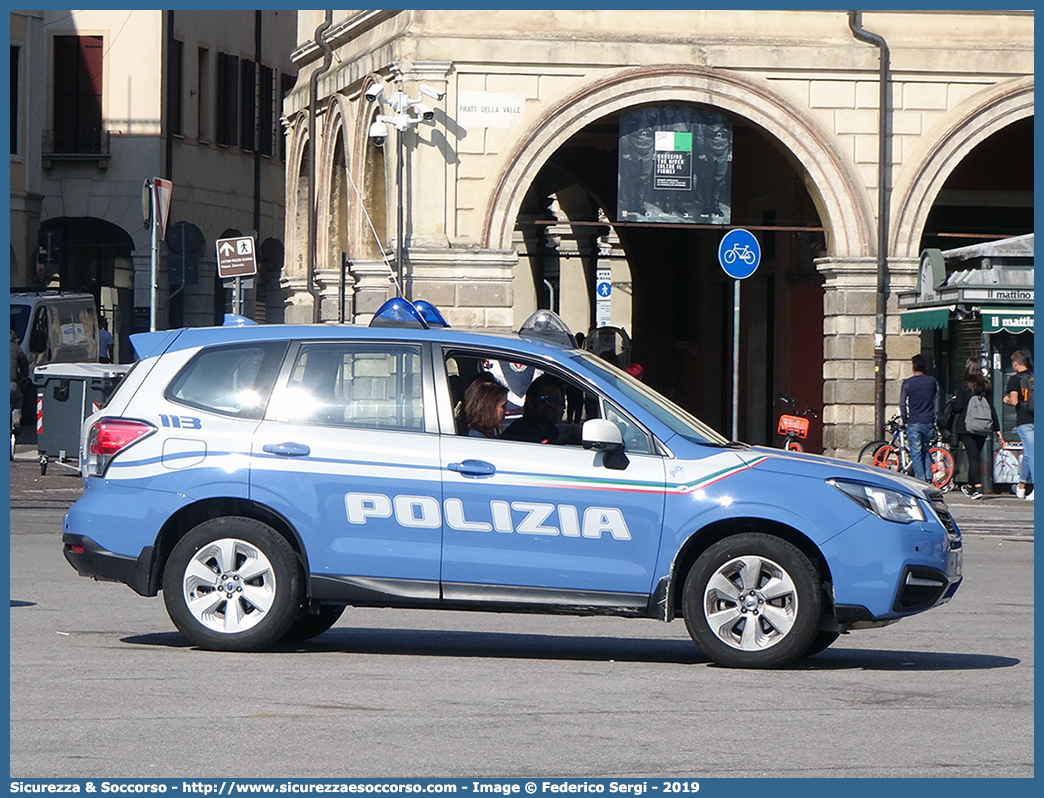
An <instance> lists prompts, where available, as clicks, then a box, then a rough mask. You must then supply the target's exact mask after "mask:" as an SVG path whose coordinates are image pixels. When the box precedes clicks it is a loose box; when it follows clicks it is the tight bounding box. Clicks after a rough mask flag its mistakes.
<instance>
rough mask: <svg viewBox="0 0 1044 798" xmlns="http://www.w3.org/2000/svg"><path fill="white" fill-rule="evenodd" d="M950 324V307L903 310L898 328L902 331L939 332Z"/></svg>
mask: <svg viewBox="0 0 1044 798" xmlns="http://www.w3.org/2000/svg"><path fill="white" fill-rule="evenodd" d="M949 323H950V306H949V305H947V306H946V307H943V308H918V309H917V310H904V311H903V312H902V313H901V314H900V316H899V326H900V327H901V328H902V329H904V330H941V329H943V328H944V327H945V326H946V325H947V324H949Z"/></svg>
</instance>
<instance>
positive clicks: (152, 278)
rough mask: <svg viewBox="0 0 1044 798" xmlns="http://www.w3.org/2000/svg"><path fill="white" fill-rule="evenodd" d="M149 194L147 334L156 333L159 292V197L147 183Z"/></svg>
mask: <svg viewBox="0 0 1044 798" xmlns="http://www.w3.org/2000/svg"><path fill="white" fill-rule="evenodd" d="M149 193H150V194H151V195H152V197H151V200H150V201H151V203H152V268H151V270H150V275H149V285H150V288H149V332H156V295H157V292H158V290H159V284H158V279H157V276H156V275H157V273H158V272H159V196H158V194H157V191H156V188H155V186H153V184H152V182H151V181H149Z"/></svg>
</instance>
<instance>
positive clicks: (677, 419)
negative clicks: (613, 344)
mask: <svg viewBox="0 0 1044 798" xmlns="http://www.w3.org/2000/svg"><path fill="white" fill-rule="evenodd" d="M580 355H581V357H582V358H583V359H584V360H585V361H586V363H587V365H589V366H591V367H592V368H594V369H595V370H597V371H598V372H600V374H601V376H602V377H604V378H605V379H606V380H607V381H608V382H610V383H611V384H612V385H613V387H614V388H616V389H617V390H618V391H619V392H620V393H621V394H623V395H624V396H626V397H627V398H628V399H629V400H630V401H631V402H633V403H634V404H635V405H637V406H638V407H640V408H641V409H642V410H644V411H645V412H646V413H648V414H649V415H651V416H653V417H654V418H655V419H656V420H657V421H659V422H660V423H661V424H663V425H664V426H666V427H669V428H670V429H671V431H672V432H675V433H677V434H678V435H681V436H682V437H683V438H685V439H686V440H689V441H692V442H693V443H709V444H712V445H714V446H727V445H728V443H729V441H728V439H727V438H725V437H723V436H722V435H720V434H719V433H717V432H715V431H714V430H713V429H711V428H710V427H708V426H707V425H706V424H704V423H703V422H702V421H700V420H699V419H698V418H696V417H695V416H692V415H690V414H689V413H688V412H686V411H685V410H682V409H681V408H680V407H678V405H676V404H674V402H672V401H671V400H670V399H667V398H666V397H664V396H661V395H660V394H658V393H656V391H654V390H653V389H652V388H650V387H649V386H648V385H646V384H645V383H643V382H640V381H639V380H636V379H635V378H634V377H632V376H631V375H630V374H627V373H626V372H624V371H621V370H620V369H618V368H616V366H613V365H611V364H609V363H606V362H605V361H604V360H602V359H601V358H600V357H598V356H597V355H593V354H591V353H590V352H581V353H580Z"/></svg>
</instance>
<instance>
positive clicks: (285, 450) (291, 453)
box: [261, 443, 312, 457]
mask: <svg viewBox="0 0 1044 798" xmlns="http://www.w3.org/2000/svg"><path fill="white" fill-rule="evenodd" d="M261 449H262V450H264V451H266V452H268V453H269V454H278V455H282V456H283V457H307V456H308V455H310V454H311V453H312V450H311V449H309V448H308V447H307V446H305V445H304V444H303V443H266V444H265V445H264V446H262V447H261Z"/></svg>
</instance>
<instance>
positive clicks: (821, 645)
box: [802, 632, 841, 657]
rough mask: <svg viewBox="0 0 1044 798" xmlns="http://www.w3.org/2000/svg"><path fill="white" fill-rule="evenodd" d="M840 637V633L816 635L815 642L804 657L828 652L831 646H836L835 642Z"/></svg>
mask: <svg viewBox="0 0 1044 798" xmlns="http://www.w3.org/2000/svg"><path fill="white" fill-rule="evenodd" d="M840 636H841V633H840V632H820V633H819V634H817V635H816V638H815V640H813V641H812V645H810V646H809V647H808V650H807V651H806V652H805V653H804V654H803V655H802V656H805V657H812V656H815V655H816V654H818V653H819V652H820V651H826V649H828V648H830V646H832V645H833V644H834V641H835V640H837V638H839V637H840Z"/></svg>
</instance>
